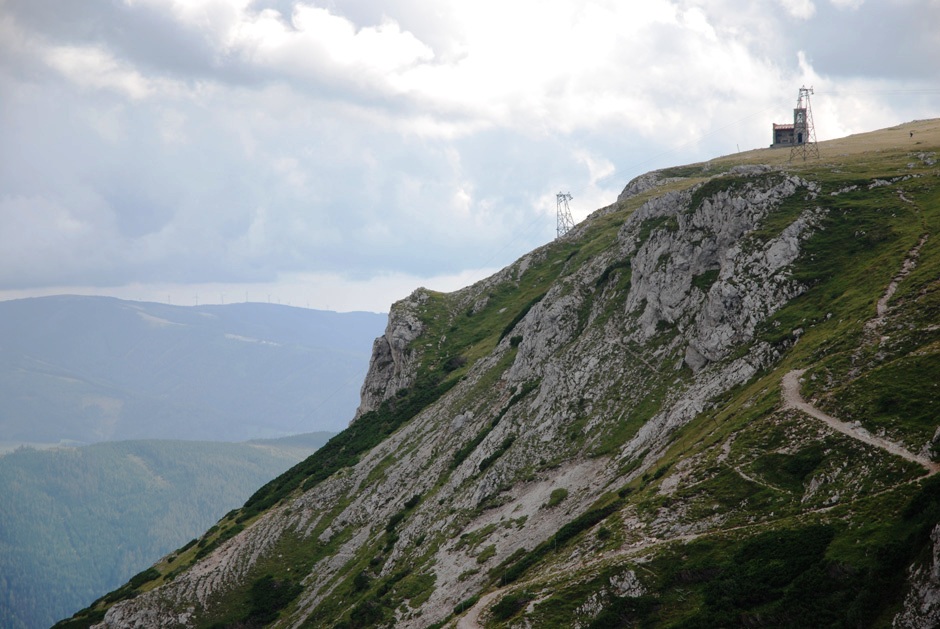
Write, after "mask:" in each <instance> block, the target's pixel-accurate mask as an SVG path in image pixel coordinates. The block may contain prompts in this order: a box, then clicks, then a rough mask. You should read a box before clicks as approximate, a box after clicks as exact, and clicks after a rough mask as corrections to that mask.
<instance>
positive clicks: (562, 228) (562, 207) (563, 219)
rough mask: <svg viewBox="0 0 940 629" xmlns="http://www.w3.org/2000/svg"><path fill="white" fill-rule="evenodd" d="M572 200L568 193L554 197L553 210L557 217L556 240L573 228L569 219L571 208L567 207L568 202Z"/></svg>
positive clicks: (572, 220)
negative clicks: (554, 209)
mask: <svg viewBox="0 0 940 629" xmlns="http://www.w3.org/2000/svg"><path fill="white" fill-rule="evenodd" d="M571 199H572V196H571V193H570V192H559V193H558V194H556V195H555V208H556V214H557V216H558V235H557V237H558V238H561V237H562V236H564V235H565V234H567V233H568V231H569V230H570V229H571V228H572V227H574V219H573V218H571V208H569V207H568V201H570V200H571Z"/></svg>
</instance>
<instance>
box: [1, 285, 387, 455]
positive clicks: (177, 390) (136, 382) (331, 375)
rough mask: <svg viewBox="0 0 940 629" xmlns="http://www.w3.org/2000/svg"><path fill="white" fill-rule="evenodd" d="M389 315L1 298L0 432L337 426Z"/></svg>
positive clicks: (148, 432)
mask: <svg viewBox="0 0 940 629" xmlns="http://www.w3.org/2000/svg"><path fill="white" fill-rule="evenodd" d="M386 320H387V316H386V315H384V314H376V313H366V312H352V313H335V312H323V311H315V310H309V309H304V308H291V307H288V306H281V305H274V304H250V303H249V304H231V305H225V306H200V307H184V306H171V305H167V304H157V303H144V302H130V301H122V300H118V299H112V298H105V297H77V296H56V297H44V298H35V299H22V300H14V301H7V302H0V441H5V442H46V443H58V442H60V441H62V440H71V441H78V442H82V443H92V442H97V441H109V440H122V439H196V440H209V441H244V440H248V439H254V438H264V437H279V436H283V435H289V434H295V433H298V432H304V431H311V430H339V429H342V428H343V427H345V426H346V424H347V423H348V422H349V420H350V419H351V417H352V415H353V413H354V412H355V408H356V406H357V405H358V402H359V386H360V385H361V383H362V380H363V378H364V376H365V372H366V369H367V368H368V362H369V357H370V355H371V348H372V341H373V339H374V338H375V337H376V336H379V335H380V334H381V333H382V332H383V330H384V327H385V324H386Z"/></svg>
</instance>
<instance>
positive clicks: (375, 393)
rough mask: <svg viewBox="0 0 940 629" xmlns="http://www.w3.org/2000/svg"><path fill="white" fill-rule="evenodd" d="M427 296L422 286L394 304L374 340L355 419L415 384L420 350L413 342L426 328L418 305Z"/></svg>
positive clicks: (425, 299)
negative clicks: (382, 331)
mask: <svg viewBox="0 0 940 629" xmlns="http://www.w3.org/2000/svg"><path fill="white" fill-rule="evenodd" d="M427 299H428V293H427V290H425V289H423V288H419V289H418V290H416V291H415V292H414V293H412V294H411V295H410V296H409V297H408V298H407V299H403V300H402V301H399V302H396V303H395V304H393V305H392V308H391V310H390V311H389V313H388V325H387V326H386V328H385V334H383V335H382V336H380V337H378V338H377V339H375V342H374V343H373V344H372V359H371V361H370V362H369V371H368V373H367V374H366V378H365V381H363V383H362V389H361V390H360V403H359V408H358V409H356V415H355V417H354V418H353V421H355V420H356V419H357V418H359V417H360V416H361V415H362V414H363V413H368V412H369V411H371V410H375V409H377V408H378V407H379V405H380V404H381V403H382V402H384V401H385V400H387V399H389V398H390V397H392V396H393V395H395V393H397V392H398V391H399V390H401V389H406V388H408V387H409V386H411V385H412V384H414V381H415V377H416V371H415V366H416V364H417V354H418V352H417V351H416V349H415V348H414V347H413V346H412V344H413V343H414V341H415V339H417V338H418V337H419V336H420V335H421V333H422V332H423V331H424V324H423V323H422V322H421V320H420V319H419V318H418V315H417V308H418V307H420V305H421V304H423V303H424V302H425V301H427Z"/></svg>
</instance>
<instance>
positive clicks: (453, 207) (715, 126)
mask: <svg viewBox="0 0 940 629" xmlns="http://www.w3.org/2000/svg"><path fill="white" fill-rule="evenodd" d="M928 4H929V6H930V7H932V6H933V5H934V4H935V2H933V3H930V2H927V0H904V1H903V2H900V1H899V2H897V3H894V4H892V6H891V7H890V8H891V11H890V12H889V11H888V9H886V8H884V6H883V5H880V4H879V5H875V4H873V3H864V4H863V3H860V2H852V1H850V0H831V1H830V2H816V3H814V2H811V1H809V0H786V1H784V0H778V1H777V2H776V3H775V2H770V3H753V2H746V1H744V0H649V1H648V2H643V3H624V2H616V1H615V0H588V1H586V2H585V1H583V0H548V1H543V2H536V0H517V1H514V2H511V3H505V2H497V0H479V1H478V2H472V3H471V2H465V1H458V0H440V2H438V3H436V4H435V5H434V8H433V10H431V9H429V8H428V6H426V4H425V3H420V2H417V0H390V1H389V2H386V3H382V4H381V6H379V5H376V4H375V3H362V2H343V1H340V0H336V1H334V2H330V3H327V2H325V1H322V2H321V1H310V0H304V1H294V2H287V1H286V0H285V1H281V2H271V1H268V2H263V3H262V2H254V1H251V0H231V1H226V0H124V1H123V2H122V3H69V4H68V5H67V7H66V8H61V7H60V10H56V11H54V12H52V13H50V12H49V11H48V10H47V9H43V8H42V7H44V6H45V5H42V4H41V3H40V2H39V0H32V1H28V0H0V93H3V95H4V107H3V108H0V135H2V136H3V137H4V140H5V141H4V143H0V201H2V203H3V204H5V205H0V207H2V209H3V212H4V215H3V218H4V220H5V222H4V223H3V224H4V229H3V231H2V234H0V242H2V243H3V244H5V245H7V250H6V251H5V252H0V266H2V267H3V268H4V269H9V268H14V266H15V267H16V268H18V269H23V272H22V273H9V274H8V276H7V277H8V278H9V277H11V276H12V275H19V276H20V278H21V279H22V278H27V277H28V278H29V279H28V280H23V281H25V282H26V283H30V282H31V283H32V284H31V285H34V286H39V285H50V286H56V285H61V283H62V282H63V281H64V280H62V279H61V278H62V277H64V275H63V272H64V271H63V269H73V270H74V272H73V273H72V274H71V275H69V278H70V279H69V280H68V281H69V282H72V281H73V280H74V281H78V280H79V279H82V278H83V281H84V282H85V284H84V285H86V286H91V285H96V284H97V285H107V284H119V285H124V284H128V283H132V282H133V281H135V280H136V281H139V282H141V283H142V284H146V283H148V282H149V283H159V282H162V283H164V284H168V283H176V284H178V285H179V286H183V287H185V284H186V283H187V282H193V283H196V284H200V285H205V286H210V285H216V284H218V285H222V284H225V285H226V286H227V287H228V288H227V289H226V290H225V292H226V293H229V294H234V293H236V292H238V291H237V289H235V288H233V287H234V286H237V285H238V284H239V283H245V284H246V285H250V286H251V287H252V288H251V290H252V291H255V290H257V291H259V292H263V291H262V288H261V287H263V286H272V287H273V286H275V285H278V283H284V282H288V281H289V278H292V277H296V276H298V274H308V276H307V279H310V278H313V277H314V276H316V277H319V276H324V277H325V276H330V277H332V278H340V279H335V281H333V280H330V281H326V280H324V281H323V282H322V283H321V287H322V290H321V292H323V291H340V292H342V291H343V290H344V289H343V288H342V287H341V284H342V281H343V280H342V279H341V278H343V277H345V278H346V280H345V281H348V282H350V284H349V285H350V286H355V287H357V289H361V290H367V291H371V292H373V293H374V294H380V293H381V289H379V288H378V284H368V285H367V284H366V283H365V282H366V280H365V279H363V278H377V279H375V282H377V283H378V282H382V281H389V282H390V283H391V284H394V285H396V286H403V285H404V284H405V283H407V282H413V283H414V286H416V285H417V284H418V283H423V280H422V278H429V277H437V276H447V277H450V278H455V277H456V278H461V279H465V278H464V276H463V275H461V269H465V268H477V267H487V268H489V267H493V266H499V265H502V264H505V263H508V262H511V261H512V260H513V259H514V258H515V257H517V256H518V255H521V254H523V253H524V252H526V251H528V250H530V249H532V248H533V247H535V246H538V245H539V244H542V243H544V242H545V241H546V240H548V239H550V238H551V237H553V236H554V227H555V225H554V212H555V194H556V193H557V192H558V191H565V192H568V191H570V192H571V193H572V195H573V196H574V199H573V200H572V204H571V207H572V212H573V214H574V215H575V217H576V218H577V219H579V220H580V219H581V218H583V217H584V216H585V215H587V214H588V213H590V212H591V211H593V210H594V209H596V208H597V207H600V206H602V205H606V204H609V203H610V202H612V201H613V200H614V199H615V198H616V195H617V193H619V191H620V189H622V187H623V185H624V184H625V183H626V181H627V180H629V179H630V178H632V177H633V176H635V175H638V174H640V173H641V172H643V171H645V170H649V169H652V168H656V167H663V166H668V165H671V164H675V163H683V162H691V161H697V160H701V159H707V158H710V157H713V156H715V155H718V154H723V153H730V152H732V151H734V150H736V148H741V149H748V148H753V147H757V146H764V145H766V144H767V143H768V135H769V131H768V129H769V125H770V123H771V122H772V121H775V120H777V121H779V120H783V119H786V116H787V115H788V114H789V111H790V109H791V108H792V106H793V102H794V99H795V97H796V91H797V89H798V87H799V86H800V85H806V86H813V87H815V89H816V95H815V96H814V101H813V103H814V110H815V112H816V126H817V133H818V134H819V136H820V139H823V138H824V137H833V136H834V135H840V134H843V133H854V132H858V131H862V130H866V129H870V128H875V127H877V126H887V125H889V124H894V123H896V122H898V121H899V120H904V119H911V118H914V117H926V116H927V115H930V113H931V112H935V111H936V96H930V95H929V94H928V95H927V96H923V97H918V100H914V99H908V100H906V101H904V102H901V101H900V99H898V98H895V97H892V96H890V95H887V96H882V95H881V94H883V93H884V94H890V93H892V92H893V93H898V92H899V90H901V89H902V88H904V87H905V86H910V85H912V84H913V83H912V81H913V80H914V79H911V78H910V77H915V79H916V81H917V82H916V85H917V86H919V87H922V86H924V85H927V86H928V87H929V86H931V85H935V84H936V67H935V65H931V64H928V63H924V64H922V65H921V64H917V63H909V62H908V60H909V59H915V58H917V59H919V58H920V57H921V56H922V57H923V58H925V59H926V58H932V56H931V55H930V54H925V55H920V56H918V55H913V54H911V52H912V51H914V52H916V51H917V50H921V49H917V48H910V47H907V48H903V50H901V49H899V50H900V51H896V50H895V49H894V48H881V49H880V50H879V54H878V57H877V58H876V59H875V60H876V61H878V62H882V61H883V64H882V65H883V66H884V67H885V68H888V70H889V71H890V76H883V77H879V76H877V75H876V74H874V72H875V71H874V70H872V69H871V66H872V63H871V57H870V56H869V57H866V59H868V61H867V62H865V63H861V62H855V58H854V55H855V54H856V53H860V52H867V49H865V50H863V49H862V46H864V45H865V43H864V41H862V42H858V41H855V35H857V33H858V32H861V31H857V30H852V32H851V33H849V32H848V31H846V32H842V30H840V29H842V28H843V25H842V24H841V23H837V22H825V23H824V19H825V18H828V17H831V16H832V15H833V14H838V15H840V16H843V17H844V18H845V19H846V20H847V21H851V25H852V26H853V29H854V27H858V26H867V27H868V29H869V30H868V31H864V32H865V33H871V32H874V33H877V32H878V29H877V27H876V26H875V23H876V21H877V23H878V24H880V23H881V21H883V20H884V19H885V17H886V16H891V18H892V19H896V20H899V21H900V22H898V23H903V22H905V21H910V22H911V23H912V24H915V25H916V24H918V23H919V22H918V21H917V18H918V16H920V15H922V14H923V13H924V11H925V6H927V5H928ZM63 6H65V5H63ZM262 6H264V7H274V6H278V7H282V11H283V12H279V11H277V10H275V9H273V8H264V9H262V8H260V7H262ZM768 8H771V9H775V10H768ZM848 8H852V9H853V10H852V11H851V12H849V11H845V12H839V11H838V9H848ZM66 9H68V10H66ZM897 13H900V15H896V14H897ZM60 16H61V21H59V22H55V20H56V19H58V18H59V17H60ZM905 16H907V17H905ZM795 19H797V20H800V22H799V23H798V24H796V26H797V27H798V28H794V26H795V25H794V20H795ZM76 24H96V25H98V26H100V28H96V29H92V30H91V31H88V32H85V31H81V29H76V28H75V25H76ZM844 28H848V27H844ZM814 29H815V30H814ZM819 33H823V34H824V35H825V37H824V38H821V37H820V36H819ZM849 35H852V36H849ZM862 39H864V38H862ZM921 39H923V40H924V41H928V40H929V37H928V38H925V37H924V36H923V33H922V34H921V37H920V38H919V39H918V38H917V37H913V36H912V37H911V38H909V40H906V42H907V43H910V42H915V43H916V42H917V41H921ZM820 41H825V42H826V44H827V45H826V46H821V45H819V42H820ZM911 45H912V46H913V45H914V44H911ZM892 55H893V56H892ZM934 56H935V55H934ZM902 57H903V58H902ZM834 64H838V67H835V66H834ZM899 67H900V68H904V69H905V71H906V72H907V73H908V75H909V76H906V77H900V78H899V76H898V75H897V73H896V72H895V71H894V70H895V69H896V68H899ZM924 68H926V69H924ZM886 72H887V71H886ZM846 76H851V77H852V78H851V79H847V78H846ZM63 77H64V80H63ZM873 91H874V92H876V93H875V94H874V95H873V94H872V92H873ZM861 95H864V96H861ZM899 116H903V117H899ZM29 208H32V209H29ZM31 213H32V214H31ZM70 220H71V221H77V225H78V226H79V227H75V225H73V227H75V229H70V228H69V225H71V223H69V221H70ZM45 229H48V230H49V231H48V232H47V231H43V230H45ZM22 243H34V244H32V245H31V246H26V245H23V244H22ZM76 278H78V279H76ZM350 278H359V279H357V280H353V279H350ZM23 281H21V282H20V284H23ZM291 281H292V280H291ZM311 281H312V280H311ZM455 281H456V280H455ZM300 284H302V282H300V283H298V284H297V285H298V286H299V285H300ZM3 285H6V286H12V285H13V284H12V283H11V281H8V282H7V283H6V284H2V283H0V287H2V286H3ZM412 288H413V286H412ZM180 290H181V291H183V290H185V288H181V289H180ZM206 290H207V291H208V292H212V290H213V289H211V288H207V289H206ZM271 290H272V291H273V290H274V289H273V288H272V289H271ZM350 290H352V289H350ZM217 292H218V291H217ZM407 292H410V290H404V289H403V290H402V291H401V295H399V296H403V294H406V293H407ZM295 300H296V299H295Z"/></svg>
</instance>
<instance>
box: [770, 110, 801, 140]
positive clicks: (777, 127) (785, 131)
mask: <svg viewBox="0 0 940 629" xmlns="http://www.w3.org/2000/svg"><path fill="white" fill-rule="evenodd" d="M808 141H809V134H808V133H807V129H806V108H805V107H798V108H796V109H794V110H793V122H792V123H783V124H777V123H776V122H775V123H774V135H773V143H772V144H771V145H770V148H772V149H775V148H780V147H783V146H790V147H792V146H794V145H797V144H805V143H806V142H808Z"/></svg>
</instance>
